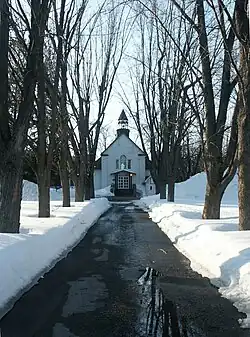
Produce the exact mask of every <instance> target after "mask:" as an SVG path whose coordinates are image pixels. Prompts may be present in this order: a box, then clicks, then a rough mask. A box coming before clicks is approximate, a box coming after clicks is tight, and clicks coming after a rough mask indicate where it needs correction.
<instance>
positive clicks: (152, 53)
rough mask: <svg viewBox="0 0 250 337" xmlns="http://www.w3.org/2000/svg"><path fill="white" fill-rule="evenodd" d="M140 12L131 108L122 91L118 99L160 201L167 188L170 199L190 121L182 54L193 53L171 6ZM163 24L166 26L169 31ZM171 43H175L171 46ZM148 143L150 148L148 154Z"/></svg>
mask: <svg viewBox="0 0 250 337" xmlns="http://www.w3.org/2000/svg"><path fill="white" fill-rule="evenodd" d="M143 8H144V11H142V13H143V15H142V16H141V17H140V24H139V26H140V28H139V29H140V36H141V46H140V54H139V55H138V56H136V64H137V65H136V69H137V73H136V74H135V76H134V74H132V76H131V78H133V77H135V78H136V83H134V86H133V90H132V91H133V92H134V97H135V109H133V108H132V107H131V104H130V99H129V98H128V97H126V94H125V91H123V97H126V98H125V99H123V101H124V103H125V104H126V106H127V108H128V109H129V111H130V113H131V115H132V117H133V118H134V121H135V124H136V126H137V129H138V131H139V135H140V140H141V143H142V147H143V150H144V152H145V153H147V159H148V160H150V159H151V169H150V171H151V175H152V178H153V180H154V182H155V184H156V192H157V193H160V198H162V199H165V198H166V184H168V200H169V201H174V186H175V181H176V175H177V168H178V166H179V161H180V158H181V143H182V142H183V139H184V138H185V135H186V133H187V130H188V127H189V126H190V124H191V123H192V121H193V120H194V117H193V113H192V111H191V109H190V108H189V107H188V104H187V95H188V91H189V89H190V87H191V86H192V84H191V85H190V82H189V81H188V71H189V67H188V66H187V62H186V59H187V55H188V54H189V53H192V50H194V48H193V32H192V29H191V30H189V32H187V31H186V27H185V21H184V20H183V19H180V20H178V19H177V17H176V10H175V8H174V7H173V5H172V4H171V3H169V4H168V5H167V7H166V8H165V9H164V10H163V9H162V8H160V9H159V8H157V3H156V2H154V3H153V5H152V7H148V6H145V5H144V4H143ZM145 8H146V14H145ZM159 13H164V15H163V14H159ZM159 20H160V22H161V24H160V23H159ZM164 26H167V27H168V32H167V31H166V29H164ZM173 40H176V41H177V42H176V43H173ZM131 80H132V79H131ZM143 115H145V118H143ZM145 136H146V137H145ZM147 141H148V142H149V144H150V146H149V149H148V151H147V146H146V142H147Z"/></svg>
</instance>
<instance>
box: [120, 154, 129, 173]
mask: <svg viewBox="0 0 250 337" xmlns="http://www.w3.org/2000/svg"><path fill="white" fill-rule="evenodd" d="M126 168H127V157H126V156H124V155H122V156H121V157H120V169H121V170H124V169H126Z"/></svg>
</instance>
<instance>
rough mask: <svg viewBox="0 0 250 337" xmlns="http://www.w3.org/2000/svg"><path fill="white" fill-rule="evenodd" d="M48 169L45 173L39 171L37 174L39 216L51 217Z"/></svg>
mask: <svg viewBox="0 0 250 337" xmlns="http://www.w3.org/2000/svg"><path fill="white" fill-rule="evenodd" d="M46 171H47V170H45V171H44V172H43V173H41V172H39V173H38V174H37V184H38V200H39V209H38V217H39V218H49V217H50V184H49V180H48V172H46Z"/></svg>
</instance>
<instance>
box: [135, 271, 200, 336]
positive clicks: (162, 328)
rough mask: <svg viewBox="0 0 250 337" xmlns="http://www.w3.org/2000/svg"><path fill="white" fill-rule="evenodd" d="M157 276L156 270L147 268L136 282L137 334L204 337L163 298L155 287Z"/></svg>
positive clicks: (174, 306)
mask: <svg viewBox="0 0 250 337" xmlns="http://www.w3.org/2000/svg"><path fill="white" fill-rule="evenodd" d="M157 276H158V273H157V271H156V270H154V269H152V268H147V269H146V271H145V273H144V274H143V275H142V276H141V277H140V278H139V280H138V285H139V290H140V293H141V294H140V295H141V300H140V307H141V312H140V313H139V317H138V323H137V326H138V327H137V331H138V334H139V335H140V336H147V337H170V336H171V337H195V336H196V337H197V336H199V337H202V336H204V334H203V333H202V331H200V330H199V329H197V327H194V326H192V325H191V323H190V322H187V320H186V319H185V317H181V315H180V314H179V312H178V308H177V306H176V305H175V303H173V302H172V301H169V300H167V299H166V298H164V296H163V293H162V291H161V289H160V288H159V287H158V286H157V282H156V281H157Z"/></svg>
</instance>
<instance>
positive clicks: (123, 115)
mask: <svg viewBox="0 0 250 337" xmlns="http://www.w3.org/2000/svg"><path fill="white" fill-rule="evenodd" d="M127 120H128V117H127V116H126V113H125V111H124V110H122V112H121V114H120V117H119V118H118V121H127Z"/></svg>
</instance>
